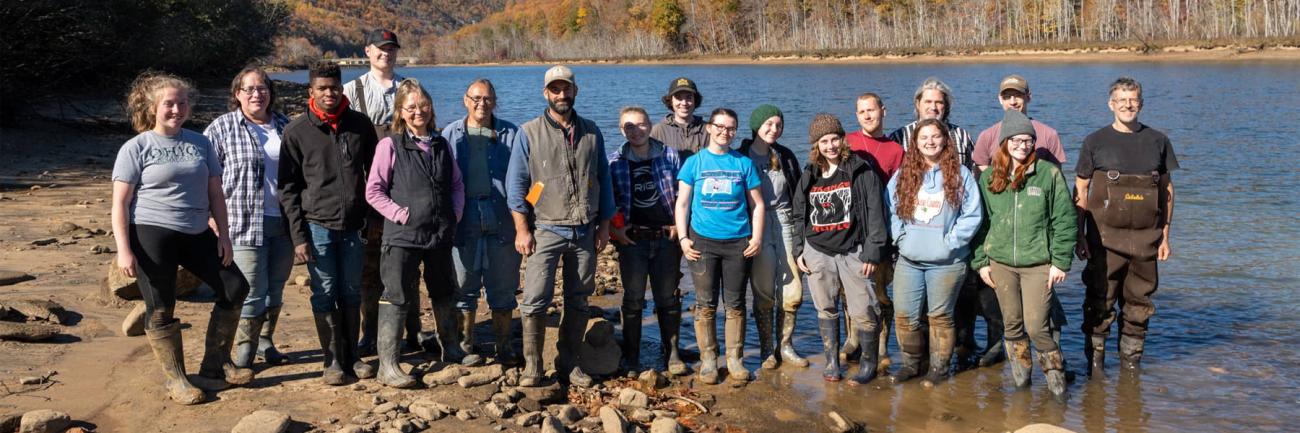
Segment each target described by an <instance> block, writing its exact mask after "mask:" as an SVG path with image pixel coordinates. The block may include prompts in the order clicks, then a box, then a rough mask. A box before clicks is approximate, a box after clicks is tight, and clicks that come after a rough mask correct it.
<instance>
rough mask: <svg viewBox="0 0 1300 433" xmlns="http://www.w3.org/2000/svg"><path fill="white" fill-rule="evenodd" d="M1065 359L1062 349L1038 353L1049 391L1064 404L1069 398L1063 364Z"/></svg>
mask: <svg viewBox="0 0 1300 433" xmlns="http://www.w3.org/2000/svg"><path fill="white" fill-rule="evenodd" d="M1063 358H1064V357H1063V356H1061V350H1060V349H1057V350H1053V351H1051V352H1039V353H1038V363H1039V365H1042V367H1043V375H1044V376H1047V390H1048V391H1051V392H1052V396H1053V397H1055V398H1056V400H1057V401H1059V402H1062V403H1064V402H1065V400H1066V399H1067V398H1068V397H1069V396H1067V395H1066V393H1065V372H1064V371H1062V369H1064V368H1065V365H1064V364H1063V363H1062V359H1063Z"/></svg>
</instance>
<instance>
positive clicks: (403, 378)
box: [375, 302, 417, 388]
mask: <svg viewBox="0 0 1300 433" xmlns="http://www.w3.org/2000/svg"><path fill="white" fill-rule="evenodd" d="M407 314H408V311H407V308H406V307H405V306H397V305H393V304H389V303H387V302H380V303H379V326H378V332H377V333H378V334H379V335H378V337H379V342H378V343H376V352H377V354H378V355H379V356H378V357H379V372H378V373H377V374H376V376H375V377H376V378H377V379H379V381H380V382H383V384H384V385H388V386H391V387H393V388H414V387H415V384H416V383H417V382H416V381H415V378H414V377H411V376H410V375H408V374H406V373H405V372H403V371H402V366H401V364H399V363H398V361H399V360H400V358H401V352H400V351H399V350H398V345H399V344H400V343H399V341H398V336H399V335H401V333H402V327H403V326H404V325H405V324H406V317H407Z"/></svg>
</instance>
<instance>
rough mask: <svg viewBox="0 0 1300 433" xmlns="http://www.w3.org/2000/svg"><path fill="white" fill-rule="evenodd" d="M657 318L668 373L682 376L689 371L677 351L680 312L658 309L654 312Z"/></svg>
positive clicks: (680, 323) (680, 322)
mask: <svg viewBox="0 0 1300 433" xmlns="http://www.w3.org/2000/svg"><path fill="white" fill-rule="evenodd" d="M656 315H657V316H658V318H659V341H660V342H661V343H662V344H663V351H664V353H663V358H664V362H665V363H667V366H666V367H667V369H668V374H671V375H673V376H683V375H686V374H687V373H689V371H687V369H686V363H685V362H682V357H681V354H680V353H679V351H680V349H679V347H678V346H679V345H680V337H679V335H680V333H681V328H682V312H681V310H678V309H675V308H674V309H672V310H669V311H659V312H658V313H657V314H656Z"/></svg>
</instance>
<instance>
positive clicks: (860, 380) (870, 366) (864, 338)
mask: <svg viewBox="0 0 1300 433" xmlns="http://www.w3.org/2000/svg"><path fill="white" fill-rule="evenodd" d="M850 332H851V333H853V334H857V336H858V341H859V342H861V344H862V347H865V348H868V349H870V348H873V347H879V346H880V343H879V341H877V340H878V339H879V338H880V333H879V332H876V328H875V327H873V326H871V324H869V323H863V324H859V325H858V327H857V328H856V329H853V330H852V331H850ZM879 357H880V351H879V350H863V351H862V358H861V360H859V361H858V373H857V374H854V375H853V377H850V378H849V385H866V384H867V383H868V382H871V380H872V379H875V378H876V372H877V371H879V370H877V368H879V367H880V364H879V363H880V360H879V359H878V358H879Z"/></svg>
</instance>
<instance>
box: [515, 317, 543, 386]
mask: <svg viewBox="0 0 1300 433" xmlns="http://www.w3.org/2000/svg"><path fill="white" fill-rule="evenodd" d="M545 320H546V316H543V315H541V314H525V315H524V317H523V322H524V323H523V325H524V335H523V337H524V371H523V372H522V373H521V374H520V375H519V386H525V387H533V386H541V384H542V345H543V344H546V323H545V322H544V321H545Z"/></svg>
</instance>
